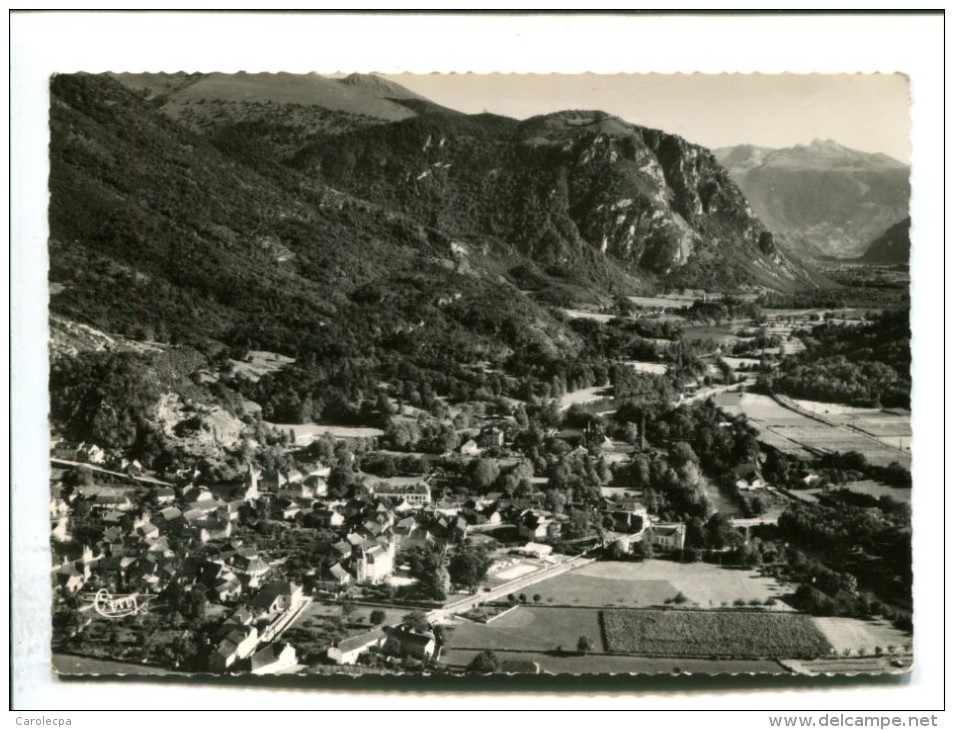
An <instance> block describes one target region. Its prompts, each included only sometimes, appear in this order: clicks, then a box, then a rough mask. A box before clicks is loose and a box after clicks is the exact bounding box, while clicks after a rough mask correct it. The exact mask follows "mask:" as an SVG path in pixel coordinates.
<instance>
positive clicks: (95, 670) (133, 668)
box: [52, 654, 188, 677]
mask: <svg viewBox="0 0 954 730" xmlns="http://www.w3.org/2000/svg"><path fill="white" fill-rule="evenodd" d="M52 663H53V671H54V672H56V673H57V674H97V675H106V676H113V677H116V676H122V675H124V674H129V675H139V674H157V675H163V674H164V675H186V674H188V673H187V672H177V671H176V670H174V669H166V668H165V667H157V666H153V665H151V664H134V663H132V662H117V661H112V660H110V659H97V658H95V657H88V656H78V655H76V654H54V655H53V662H52Z"/></svg>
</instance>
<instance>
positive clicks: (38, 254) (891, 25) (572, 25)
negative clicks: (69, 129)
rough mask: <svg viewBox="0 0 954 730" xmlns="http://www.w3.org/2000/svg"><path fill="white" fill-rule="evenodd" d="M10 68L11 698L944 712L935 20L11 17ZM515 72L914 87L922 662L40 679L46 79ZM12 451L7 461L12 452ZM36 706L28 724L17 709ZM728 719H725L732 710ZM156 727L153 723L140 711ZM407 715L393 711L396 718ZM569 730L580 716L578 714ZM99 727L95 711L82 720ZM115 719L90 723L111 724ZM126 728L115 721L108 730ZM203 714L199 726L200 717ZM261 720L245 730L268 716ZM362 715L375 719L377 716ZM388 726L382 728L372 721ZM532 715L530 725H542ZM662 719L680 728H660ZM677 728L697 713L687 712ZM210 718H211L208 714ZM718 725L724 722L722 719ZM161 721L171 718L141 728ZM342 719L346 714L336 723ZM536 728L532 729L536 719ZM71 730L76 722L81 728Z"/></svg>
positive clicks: (115, 705)
mask: <svg viewBox="0 0 954 730" xmlns="http://www.w3.org/2000/svg"><path fill="white" fill-rule="evenodd" d="M10 22H11V58H12V61H11V62H12V66H11V70H12V78H11V79H10V80H11V82H12V84H11V88H12V108H11V117H10V118H11V124H12V127H11V141H12V146H11V150H12V159H11V162H12V167H11V170H12V196H11V200H12V204H13V207H12V212H13V217H12V238H11V250H12V254H11V256H12V266H13V269H12V271H13V274H14V277H13V280H12V281H11V297H12V306H13V309H12V313H13V329H12V333H11V334H12V342H13V343H14V348H13V359H12V368H13V370H12V389H13V393H14V398H13V399H12V413H11V421H12V424H13V437H14V438H13V444H14V449H15V457H14V459H13V479H12V484H11V488H12V494H13V503H14V505H15V507H14V510H15V511H14V518H15V520H14V530H13V545H12V550H13V552H12V555H13V556H14V568H15V571H14V575H15V584H14V585H13V593H14V596H16V599H15V601H14V605H13V609H14V611H13V614H14V619H15V622H14V627H15V628H16V630H17V633H16V637H15V648H16V649H17V652H16V660H15V683H14V703H15V704H14V706H15V707H19V708H24V709H26V708H31V709H34V710H42V709H46V710H53V709H55V708H60V709H64V710H68V709H79V708H83V707H87V708H91V709H106V708H111V709H126V710H133V709H136V708H173V707H175V708H219V709H225V708H229V709H265V708H271V709H279V708H282V709H293V708H297V709H313V708H316V707H321V708H325V709H331V708H348V709H356V708H362V707H363V708H368V707H369V706H371V707H379V708H384V707H402V708H405V709H425V708H426V709H461V708H471V709H487V708H489V707H493V708H495V709H504V708H527V707H535V708H540V707H546V708H548V709H555V710H564V709H580V708H587V709H589V708H593V707H596V706H599V707H601V708H614V709H624V708H636V709H644V710H648V709H681V710H687V709H698V710H703V709H708V710H717V709H722V710H741V709H746V708H759V709H768V708H772V709H773V710H777V711H784V710H791V711H801V712H806V711H812V710H825V709H827V710H832V711H838V710H839V709H846V708H848V709H856V710H860V709H867V710H870V711H877V710H884V711H895V710H896V711H902V710H912V711H915V710H923V709H927V708H938V707H940V705H941V702H942V699H941V693H942V686H941V677H942V673H943V667H942V662H943V654H944V647H943V646H942V642H941V626H942V613H941V600H942V595H941V588H940V584H941V579H942V575H941V563H940V560H939V558H940V551H939V548H940V537H941V536H942V535H943V534H944V525H943V522H942V519H943V517H944V515H943V511H942V509H941V493H942V490H943V487H944V485H943V477H942V464H941V461H940V457H941V455H942V454H943V449H944V443H943V441H942V436H941V433H942V429H941V418H942V411H941V408H940V407H939V398H938V397H937V395H936V394H937V392H938V388H939V387H940V383H941V382H942V378H943V373H942V369H941V362H942V357H941V348H940V337H939V332H938V329H937V325H938V320H939V314H940V312H941V311H943V309H942V297H943V291H944V288H943V286H944V282H943V278H942V277H943V268H942V267H941V266H940V265H939V264H940V260H941V258H940V257H941V249H942V246H943V228H942V223H941V218H940V211H941V210H942V205H943V202H944V201H943V200H942V189H943V188H942V184H943V169H944V168H943V161H942V159H941V155H940V150H941V149H942V148H943V147H942V145H943V128H942V117H943V107H942V98H943V96H942V95H943V60H942V53H943V45H942V44H943V18H942V17H940V16H894V17H891V16H827V15H826V16H788V17H779V16H764V15H763V16H680V17H673V16H537V17H532V16H518V17H513V16H426V15H413V16H411V15H404V16H397V17H395V16H376V15H357V16H346V15H336V16H331V15H318V16H315V15H307V16H302V15H292V16H289V15H218V14H188V15H185V16H183V15H181V14H146V15H141V14H119V15H114V14H108V15H102V14H88V13H70V14H67V13H56V14H14V15H13V16H12V17H11V21H10ZM183 69H184V70H193V71H194V70H205V71H211V70H217V71H239V70H247V71H253V70H274V71H278V70H283V71H295V72H307V71H318V72H323V73H331V72H335V71H363V72H368V71H374V70H376V71H381V72H388V73H398V72H402V71H410V72H431V71H445V72H446V71H452V70H456V71H467V70H470V71H476V72H489V71H518V72H524V73H527V72H537V73H542V72H552V71H557V72H564V73H572V72H583V71H595V72H603V73H616V72H623V71H628V72H651V71H654V72H676V71H679V72H693V71H703V72H708V73H719V72H726V71H731V72H754V71H759V72H767V73H774V72H786V71H787V72H799V73H808V72H829V73H840V72H851V71H853V72H886V73H892V72H897V71H901V72H904V73H907V74H908V75H909V76H910V77H911V80H912V97H913V101H914V103H913V107H912V113H913V154H912V169H913V179H912V183H913V190H914V197H913V200H912V215H913V220H914V228H913V235H914V250H913V255H912V271H913V279H914V282H915V286H914V289H913V309H912V317H913V327H914V347H915V367H914V383H915V388H914V406H913V408H914V414H915V424H914V432H915V442H914V443H915V466H914V479H915V484H916V485H917V486H916V487H915V489H916V497H915V500H914V503H915V534H916V536H917V540H916V546H915V547H916V552H915V566H916V568H917V572H916V583H915V595H916V601H917V603H916V605H917V609H918V614H917V617H916V619H915V623H916V626H917V630H918V635H917V637H916V651H917V654H916V656H917V666H916V670H915V672H914V674H913V676H912V677H911V679H910V681H909V682H908V683H907V684H902V685H884V684H869V685H862V686H860V687H857V688H851V689H845V688H844V687H842V686H840V685H839V686H836V687H833V688H828V689H821V688H820V689H817V690H816V689H797V690H794V689H793V690H784V691H772V692H768V691H764V690H760V691H754V692H742V691H736V690H734V689H733V690H732V691H721V692H712V691H709V692H705V693H700V694H667V695H661V694H649V695H646V694H640V695H636V694H628V695H617V696H600V697H598V698H596V699H593V698H587V697H585V696H582V695H577V696H568V695H560V696H554V695H546V696H539V695H537V696H534V695H530V696H527V695H498V696H494V697H491V698H488V697H482V696H475V695H467V696H448V695H437V696H427V695H420V694H414V695H407V694H404V695H400V696H396V695H383V694H381V695H372V696H368V695H356V694H349V693H329V692H322V693H308V692H280V693H279V692H275V691H265V690H259V689H242V690H226V689H219V688H214V689H213V688H209V687H207V686H204V687H189V686H178V685H172V686H170V685H149V684H122V685H118V684H111V683H102V684H87V683H72V682H71V683H65V682H60V681H58V680H56V679H55V678H53V677H52V676H51V674H50V672H49V668H48V664H47V661H48V656H47V655H44V654H43V653H42V652H43V651H46V646H47V644H46V642H48V639H49V630H48V627H47V625H46V624H47V618H46V617H47V615H48V606H49V588H48V579H47V577H48V567H47V566H48V565H49V563H48V562H47V560H48V559H47V547H46V541H47V539H48V523H47V521H46V518H45V510H46V500H47V491H46V484H45V480H44V477H43V474H42V469H40V468H39V467H38V466H37V465H39V464H43V463H44V460H45V458H46V447H47V444H46V426H45V416H46V414H45V408H44V407H43V406H44V404H45V403H46V376H47V374H46V371H47V362H46V350H45V335H44V332H45V314H46V308H45V305H46V297H45V296H44V292H45V291H46V284H45V279H46V277H45V270H46V258H45V257H46V251H45V240H46V232H45V231H46V222H45V221H46V200H47V189H46V176H47V167H46V143H47V135H46V128H47V98H46V80H47V77H48V76H49V74H51V73H53V72H71V71H79V70H85V71H108V70H125V71H137V70H149V71H160V70H162V71H177V70H183ZM5 456H6V455H5ZM17 714H21V715H23V714H29V713H22V712H21V713H17ZM733 715H734V716H733ZM152 717H157V716H152ZM401 718H408V720H407V723H408V724H411V722H415V723H417V722H419V721H420V718H415V717H414V715H413V714H407V715H402V716H391V717H388V718H387V721H388V723H389V724H391V723H392V722H395V721H396V722H398V724H403V721H402V719H401ZM578 718H579V719H582V718H581V717H579V716H578ZM89 719H92V718H89ZM113 719H114V718H113V716H109V717H108V718H106V717H100V718H99V721H103V720H107V721H111V720H113ZM115 719H116V720H119V718H115ZM203 719H205V718H199V721H200V722H201V721H202V720H203ZM264 719H265V718H264V717H261V716H256V718H255V719H253V721H256V720H264ZM372 719H373V718H372ZM382 719H385V718H382ZM528 719H531V721H532V722H534V723H536V722H537V721H538V720H537V719H532V718H528ZM659 719H661V720H662V721H664V722H665V721H667V720H670V721H671V720H672V719H675V718H667V717H662V718H659ZM687 719H689V718H687ZM208 720H212V721H213V722H218V721H219V720H218V719H217V718H215V719H214V718H213V717H212V716H210V717H208ZM699 720H702V721H703V722H705V723H706V724H711V723H715V724H716V725H717V726H725V727H728V726H729V722H730V721H731V723H732V727H734V728H735V727H739V726H740V723H741V724H742V725H745V724H747V723H749V722H751V723H752V726H753V727H754V726H758V727H766V726H767V722H766V721H765V718H764V716H761V717H760V716H759V713H752V714H747V715H740V714H737V713H732V715H729V714H725V715H715V716H713V715H707V716H702V717H699ZM723 720H724V722H723ZM135 721H136V722H145V723H146V724H147V725H156V724H158V723H161V722H165V721H166V720H164V719H162V718H159V720H152V719H151V717H150V716H148V715H145V716H137V717H136V718H135ZM345 721H346V722H347V720H345ZM546 721H547V720H544V719H543V718H539V722H546ZM74 722H76V720H74Z"/></svg>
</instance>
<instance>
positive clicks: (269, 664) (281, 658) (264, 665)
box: [252, 641, 298, 674]
mask: <svg viewBox="0 0 954 730" xmlns="http://www.w3.org/2000/svg"><path fill="white" fill-rule="evenodd" d="M297 664H298V654H297V652H296V651H295V647H294V646H292V645H291V644H289V643H287V642H284V641H276V642H274V643H272V644H268V645H267V646H266V647H265V648H264V649H260V650H259V651H257V652H255V653H254V654H253V655H252V674H278V673H279V672H283V671H285V670H288V669H291V668H292V667H295V666H297Z"/></svg>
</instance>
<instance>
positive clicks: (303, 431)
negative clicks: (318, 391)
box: [266, 421, 384, 446]
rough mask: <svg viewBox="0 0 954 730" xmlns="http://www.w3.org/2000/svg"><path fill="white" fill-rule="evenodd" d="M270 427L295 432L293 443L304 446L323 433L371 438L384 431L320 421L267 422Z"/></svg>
mask: <svg viewBox="0 0 954 730" xmlns="http://www.w3.org/2000/svg"><path fill="white" fill-rule="evenodd" d="M266 423H267V425H269V426H271V427H272V428H277V429H279V430H281V431H285V432H287V431H294V432H295V445H296V446H305V445H307V444H310V443H311V442H312V441H314V440H316V439H318V438H320V437H321V436H323V435H325V434H329V435H330V436H334V437H335V438H338V439H356V438H373V437H375V436H383V435H384V431H382V430H381V429H380V428H371V427H370V426H368V427H364V426H331V425H328V424H322V423H268V422H267V421H266Z"/></svg>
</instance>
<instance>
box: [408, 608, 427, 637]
mask: <svg viewBox="0 0 954 730" xmlns="http://www.w3.org/2000/svg"><path fill="white" fill-rule="evenodd" d="M401 623H403V624H404V625H405V626H407V627H408V628H409V629H411V631H418V632H420V633H424V632H425V631H430V630H431V625H430V623H429V622H428V620H427V614H425V613H424V612H423V611H411V612H410V613H406V614H404V616H402V617H401Z"/></svg>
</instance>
